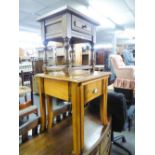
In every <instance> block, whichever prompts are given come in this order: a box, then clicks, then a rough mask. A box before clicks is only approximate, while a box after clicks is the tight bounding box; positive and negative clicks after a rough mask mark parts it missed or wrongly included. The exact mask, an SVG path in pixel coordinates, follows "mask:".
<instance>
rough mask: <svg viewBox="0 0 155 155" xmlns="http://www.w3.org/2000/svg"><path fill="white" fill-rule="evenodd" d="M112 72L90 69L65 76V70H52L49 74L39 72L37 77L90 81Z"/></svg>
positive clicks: (78, 81)
mask: <svg viewBox="0 0 155 155" xmlns="http://www.w3.org/2000/svg"><path fill="white" fill-rule="evenodd" d="M109 75H110V72H99V71H95V72H94V73H90V71H81V70H79V71H76V72H73V73H71V75H70V76H65V74H64V73H63V72H51V73H49V74H44V73H42V74H37V75H36V77H40V78H44V79H53V80H60V81H67V82H76V83H82V82H88V81H91V80H95V79H98V78H102V77H108V76H109Z"/></svg>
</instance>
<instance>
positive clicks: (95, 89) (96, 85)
mask: <svg viewBox="0 0 155 155" xmlns="http://www.w3.org/2000/svg"><path fill="white" fill-rule="evenodd" d="M101 94H102V81H101V80H95V81H91V82H90V83H89V84H87V85H85V89H84V96H85V103H87V102H89V101H91V100H92V99H94V98H96V97H98V96H100V95H101Z"/></svg>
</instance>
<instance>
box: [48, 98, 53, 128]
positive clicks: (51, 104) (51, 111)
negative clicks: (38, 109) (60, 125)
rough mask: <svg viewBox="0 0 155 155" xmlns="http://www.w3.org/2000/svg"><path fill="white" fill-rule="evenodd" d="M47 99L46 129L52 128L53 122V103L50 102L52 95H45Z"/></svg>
mask: <svg viewBox="0 0 155 155" xmlns="http://www.w3.org/2000/svg"><path fill="white" fill-rule="evenodd" d="M46 99H47V110H48V129H51V128H52V123H53V110H52V109H53V103H52V97H51V96H48V95H46Z"/></svg>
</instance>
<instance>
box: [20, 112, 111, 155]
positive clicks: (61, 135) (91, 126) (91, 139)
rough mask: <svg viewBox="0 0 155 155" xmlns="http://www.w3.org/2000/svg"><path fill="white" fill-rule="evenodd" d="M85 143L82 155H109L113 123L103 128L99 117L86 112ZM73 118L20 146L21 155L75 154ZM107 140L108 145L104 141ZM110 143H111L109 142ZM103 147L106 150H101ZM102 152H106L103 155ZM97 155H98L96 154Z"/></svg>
mask: <svg viewBox="0 0 155 155" xmlns="http://www.w3.org/2000/svg"><path fill="white" fill-rule="evenodd" d="M84 120H85V127H84V130H85V133H86V134H85V141H84V150H83V153H82V155H94V152H96V153H97V152H98V155H107V154H105V153H107V150H108V149H109V146H110V145H111V143H108V142H107V141H108V140H110V137H109V136H108V135H109V134H110V132H111V126H110V125H111V122H110V121H109V122H108V125H107V126H103V125H102V123H101V121H100V119H99V117H98V116H96V115H92V114H91V113H89V111H87V112H86V114H85V117H84ZM71 121H72V119H71V117H69V118H67V119H65V120H64V121H62V122H61V123H59V124H57V125H56V126H54V127H53V128H52V129H50V130H48V131H46V132H44V133H42V134H40V135H38V136H36V137H35V138H33V139H31V140H29V141H28V142H26V143H24V144H22V145H20V147H19V154H20V155H62V154H63V155H71V154H73V152H72V150H73V145H72V144H73V142H72V139H73V138H72V136H74V135H73V134H72V125H71ZM105 140H106V142H107V143H105V142H104V141H105ZM109 142H110V141H109ZM101 147H103V148H105V150H103V149H102V150H101ZM101 151H104V154H103V152H102V153H101ZM95 155H96V154H95ZM108 155H110V154H108Z"/></svg>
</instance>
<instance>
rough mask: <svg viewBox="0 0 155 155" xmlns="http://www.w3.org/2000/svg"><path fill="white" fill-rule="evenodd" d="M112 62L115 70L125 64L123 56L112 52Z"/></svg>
mask: <svg viewBox="0 0 155 155" xmlns="http://www.w3.org/2000/svg"><path fill="white" fill-rule="evenodd" d="M110 62H111V65H112V67H113V69H114V70H116V69H119V67H122V66H125V64H124V61H123V59H122V57H121V56H120V55H118V54H111V55H110Z"/></svg>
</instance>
